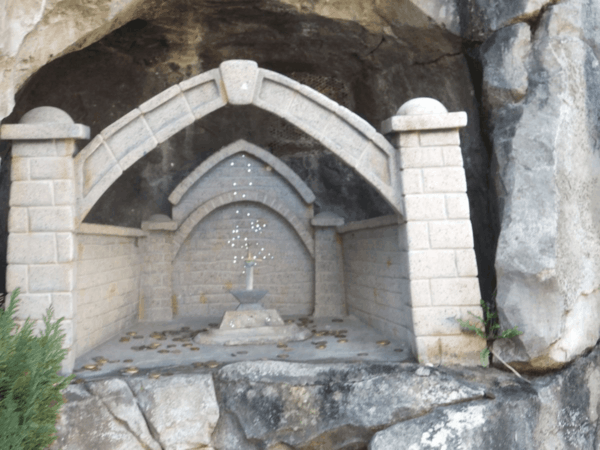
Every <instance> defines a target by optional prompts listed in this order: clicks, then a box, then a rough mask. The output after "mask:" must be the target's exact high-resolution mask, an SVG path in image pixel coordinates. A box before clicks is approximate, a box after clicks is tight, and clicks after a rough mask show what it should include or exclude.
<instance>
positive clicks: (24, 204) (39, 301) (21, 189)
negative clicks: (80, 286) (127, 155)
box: [0, 107, 90, 374]
mask: <svg viewBox="0 0 600 450" xmlns="http://www.w3.org/2000/svg"><path fill="white" fill-rule="evenodd" d="M89 134H90V130H89V128H88V127H86V126H84V125H78V124H74V123H73V119H71V117H69V115H68V114H67V113H65V112H64V111H61V110H60V109H58V108H52V107H41V108H36V109H33V110H32V111H30V112H28V113H27V114H25V115H24V116H23V118H22V119H21V121H20V122H19V124H17V125H3V126H2V128H1V130H0V136H1V137H2V139H4V140H12V141H13V146H12V171H11V188H10V202H9V206H10V209H9V213H8V232H9V234H8V251H7V262H8V267H7V271H6V287H7V290H8V291H9V292H11V291H12V290H13V289H15V288H17V287H19V288H21V295H20V299H21V301H20V304H19V309H18V313H17V318H18V319H19V321H20V322H24V320H25V319H26V318H27V317H29V318H31V319H32V320H33V321H34V322H35V325H36V326H35V329H37V330H41V329H43V322H42V321H41V319H42V317H43V315H44V314H46V310H47V308H48V307H49V306H50V305H52V306H53V308H54V313H55V314H54V317H55V318H59V317H64V318H65V320H64V321H63V323H62V328H63V331H64V332H65V334H66V338H65V341H64V342H63V348H66V349H68V350H69V352H68V354H67V357H66V358H65V360H64V361H63V368H62V371H63V373H64V374H68V373H71V371H72V370H73V364H74V360H75V355H74V351H73V350H72V347H73V343H74V339H75V336H74V334H75V333H74V331H75V323H74V318H75V298H74V290H75V286H74V285H75V265H76V249H75V246H74V242H75V239H74V238H75V237H74V230H75V221H74V212H75V190H74V170H73V153H74V152H75V148H76V147H75V140H76V139H89Z"/></svg>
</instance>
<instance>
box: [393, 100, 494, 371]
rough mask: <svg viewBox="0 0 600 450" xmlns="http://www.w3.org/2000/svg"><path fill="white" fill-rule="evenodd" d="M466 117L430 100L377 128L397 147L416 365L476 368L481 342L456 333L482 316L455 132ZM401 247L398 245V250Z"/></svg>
mask: <svg viewBox="0 0 600 450" xmlns="http://www.w3.org/2000/svg"><path fill="white" fill-rule="evenodd" d="M466 124H467V116H466V113H464V112H458V113H448V111H447V110H446V108H445V107H444V105H442V104H441V103H440V102H438V101H437V100H434V99H429V98H417V99H414V100H411V101H409V102H407V103H405V104H404V105H403V106H402V107H401V108H400V109H399V110H398V113H397V114H396V116H394V117H392V118H390V119H388V120H387V121H385V122H384V123H383V124H382V128H383V133H384V134H388V135H389V137H391V139H392V143H393V144H394V146H395V147H396V148H397V149H398V158H399V159H398V161H399V167H400V179H401V188H402V197H403V201H404V207H405V213H406V217H405V219H406V223H405V224H404V225H402V226H401V233H400V236H401V239H402V240H405V242H404V243H401V248H405V249H406V251H407V260H408V270H407V272H408V278H409V280H410V293H411V294H410V295H411V310H412V318H413V331H414V340H413V342H412V346H413V352H414V354H415V356H416V357H417V358H418V360H419V361H420V362H422V363H433V364H477V362H478V360H479V351H480V350H481V349H482V348H483V347H484V346H485V342H484V340H483V339H481V338H478V337H476V336H475V335H473V334H467V333H465V332H464V330H461V329H460V326H459V323H458V321H457V320H456V319H458V318H463V319H467V318H468V317H469V316H468V314H467V313H468V311H471V312H473V313H474V314H476V315H478V316H481V314H482V312H481V307H480V298H481V297H480V292H479V282H478V279H477V264H476V260H475V251H474V250H473V231H472V227H471V221H470V212H469V201H468V198H467V193H466V192H467V182H466V177H465V171H464V168H463V160H462V153H461V148H460V138H459V134H458V130H459V128H462V127H464V126H465V125H466ZM402 246H404V247H402Z"/></svg>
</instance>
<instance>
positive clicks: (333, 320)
mask: <svg viewBox="0 0 600 450" xmlns="http://www.w3.org/2000/svg"><path fill="white" fill-rule="evenodd" d="M331 321H332V322H337V323H341V322H343V321H344V319H331Z"/></svg>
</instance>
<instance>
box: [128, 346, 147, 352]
mask: <svg viewBox="0 0 600 450" xmlns="http://www.w3.org/2000/svg"><path fill="white" fill-rule="evenodd" d="M145 348H146V347H144V346H143V345H140V346H139V347H138V346H134V347H131V350H133V351H136V352H139V351H140V350H144V349H145Z"/></svg>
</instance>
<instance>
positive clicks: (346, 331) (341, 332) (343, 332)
mask: <svg viewBox="0 0 600 450" xmlns="http://www.w3.org/2000/svg"><path fill="white" fill-rule="evenodd" d="M336 333H339V334H346V333H348V330H337V331H336Z"/></svg>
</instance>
